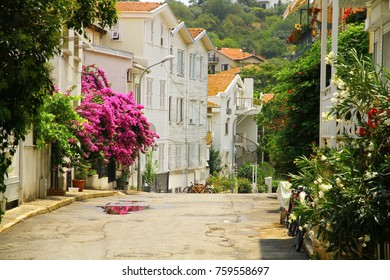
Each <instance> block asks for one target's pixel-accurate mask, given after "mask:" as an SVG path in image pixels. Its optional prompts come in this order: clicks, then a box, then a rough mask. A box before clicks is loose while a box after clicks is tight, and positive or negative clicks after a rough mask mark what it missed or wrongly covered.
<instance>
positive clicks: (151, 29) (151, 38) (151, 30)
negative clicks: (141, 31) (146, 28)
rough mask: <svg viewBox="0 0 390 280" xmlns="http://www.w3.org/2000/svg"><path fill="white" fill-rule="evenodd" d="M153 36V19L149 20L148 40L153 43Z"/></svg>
mask: <svg viewBox="0 0 390 280" xmlns="http://www.w3.org/2000/svg"><path fill="white" fill-rule="evenodd" d="M153 37H154V20H152V21H151V22H150V41H151V42H152V43H153Z"/></svg>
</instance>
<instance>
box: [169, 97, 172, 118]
mask: <svg viewBox="0 0 390 280" xmlns="http://www.w3.org/2000/svg"><path fill="white" fill-rule="evenodd" d="M168 121H169V122H171V121H172V96H169V99H168Z"/></svg>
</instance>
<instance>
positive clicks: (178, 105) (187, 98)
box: [103, 2, 213, 191]
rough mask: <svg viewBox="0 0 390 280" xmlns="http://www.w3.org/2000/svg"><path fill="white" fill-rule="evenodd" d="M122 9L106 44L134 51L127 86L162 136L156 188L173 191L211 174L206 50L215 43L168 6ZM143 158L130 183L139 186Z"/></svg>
mask: <svg viewBox="0 0 390 280" xmlns="http://www.w3.org/2000/svg"><path fill="white" fill-rule="evenodd" d="M117 10H118V23H117V25H116V26H115V27H114V28H113V29H112V30H110V31H109V33H108V34H110V36H104V37H103V45H105V46H109V47H111V48H114V49H121V50H124V51H127V52H132V53H134V64H133V68H132V69H131V71H129V74H128V90H129V91H134V92H135V93H136V96H137V101H138V102H139V103H141V104H143V105H144V106H145V109H144V113H145V116H146V117H147V119H148V121H149V122H150V123H151V126H152V128H153V129H154V130H155V131H156V132H157V134H158V135H159V139H157V141H156V143H157V145H156V147H154V148H153V150H154V159H155V160H157V161H158V177H157V180H156V185H155V186H154V187H155V189H156V190H161V191H174V189H178V188H180V187H185V186H186V185H187V184H189V182H190V181H193V180H194V179H196V180H200V179H203V178H204V177H205V176H206V164H207V163H206V156H207V152H206V145H205V144H204V143H205V138H206V132H205V131H206V129H205V125H206V121H205V119H204V118H205V115H206V110H207V74H206V73H207V51H209V50H210V49H212V48H213V46H212V44H211V41H210V39H209V38H208V36H207V33H206V31H204V32H200V33H199V34H197V35H196V36H194V34H191V31H190V30H189V29H187V27H186V26H185V25H184V23H179V21H178V20H177V19H176V17H175V15H174V14H173V13H172V10H171V9H170V7H169V6H168V4H164V3H155V2H144V3H141V2H118V3H117ZM172 57H174V58H173V59H171V58H172ZM162 61H164V62H162ZM144 161H145V159H144V157H143V156H142V157H141V158H140V160H139V162H138V164H139V166H140V167H141V168H140V169H137V172H136V173H137V174H134V176H133V177H132V178H131V182H130V184H131V185H137V186H138V188H140V185H141V184H142V183H141V182H140V180H139V178H140V177H141V174H142V172H143V166H144V164H145V162H144ZM135 175H136V176H135Z"/></svg>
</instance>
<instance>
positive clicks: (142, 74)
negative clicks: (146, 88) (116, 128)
mask: <svg viewBox="0 0 390 280" xmlns="http://www.w3.org/2000/svg"><path fill="white" fill-rule="evenodd" d="M174 58H175V57H174V56H173V55H167V56H166V57H164V58H163V59H162V60H161V61H159V62H157V63H154V64H152V65H150V66H149V67H147V68H145V69H144V70H143V71H142V72H141V75H140V76H139V82H138V100H137V103H138V104H140V103H141V82H142V77H143V76H144V74H145V73H146V72H147V71H148V70H149V69H150V68H152V67H154V66H156V65H159V64H161V65H162V64H163V63H164V62H167V61H170V60H172V59H174ZM141 186H142V178H141V151H139V152H138V170H137V190H140V189H141Z"/></svg>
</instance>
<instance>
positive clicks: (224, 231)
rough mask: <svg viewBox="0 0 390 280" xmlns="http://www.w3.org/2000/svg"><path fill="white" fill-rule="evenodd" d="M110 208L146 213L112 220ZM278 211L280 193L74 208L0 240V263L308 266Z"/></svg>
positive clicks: (142, 198) (117, 199) (145, 199)
mask: <svg viewBox="0 0 390 280" xmlns="http://www.w3.org/2000/svg"><path fill="white" fill-rule="evenodd" d="M107 203H111V204H115V203H117V204H121V203H122V204H126V203H136V204H139V205H143V206H145V209H143V210H140V211H134V212H131V213H128V214H126V215H114V214H107V213H105V212H104V210H103V208H102V206H104V205H106V204H107ZM141 208H142V207H141ZM278 209H279V203H278V200H277V199H276V195H275V194H247V195H246V194H245V195H244V194H241V195H235V194H183V193H181V194H157V193H142V194H137V195H126V196H114V197H104V198H95V199H88V200H84V201H76V202H74V203H72V204H70V205H68V206H65V207H62V208H59V209H57V210H55V211H53V212H50V213H47V214H43V215H38V216H35V217H32V218H29V219H26V220H25V221H22V222H21V223H19V224H17V225H15V226H14V227H12V228H10V229H9V230H7V231H4V232H2V233H0V256H1V257H0V258H1V259H4V260H5V259H19V260H28V259H37V260H49V259H50V260H67V259H69V260H76V259H81V260H93V259H96V260H140V259H143V260H148V259H149V260H259V259H262V260H305V259H306V260H307V259H308V255H307V254H306V252H304V250H303V249H302V251H301V252H296V251H295V249H294V248H293V244H294V242H293V240H292V238H290V237H288V236H287V233H286V229H284V228H283V227H281V225H280V224H279V211H278Z"/></svg>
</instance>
